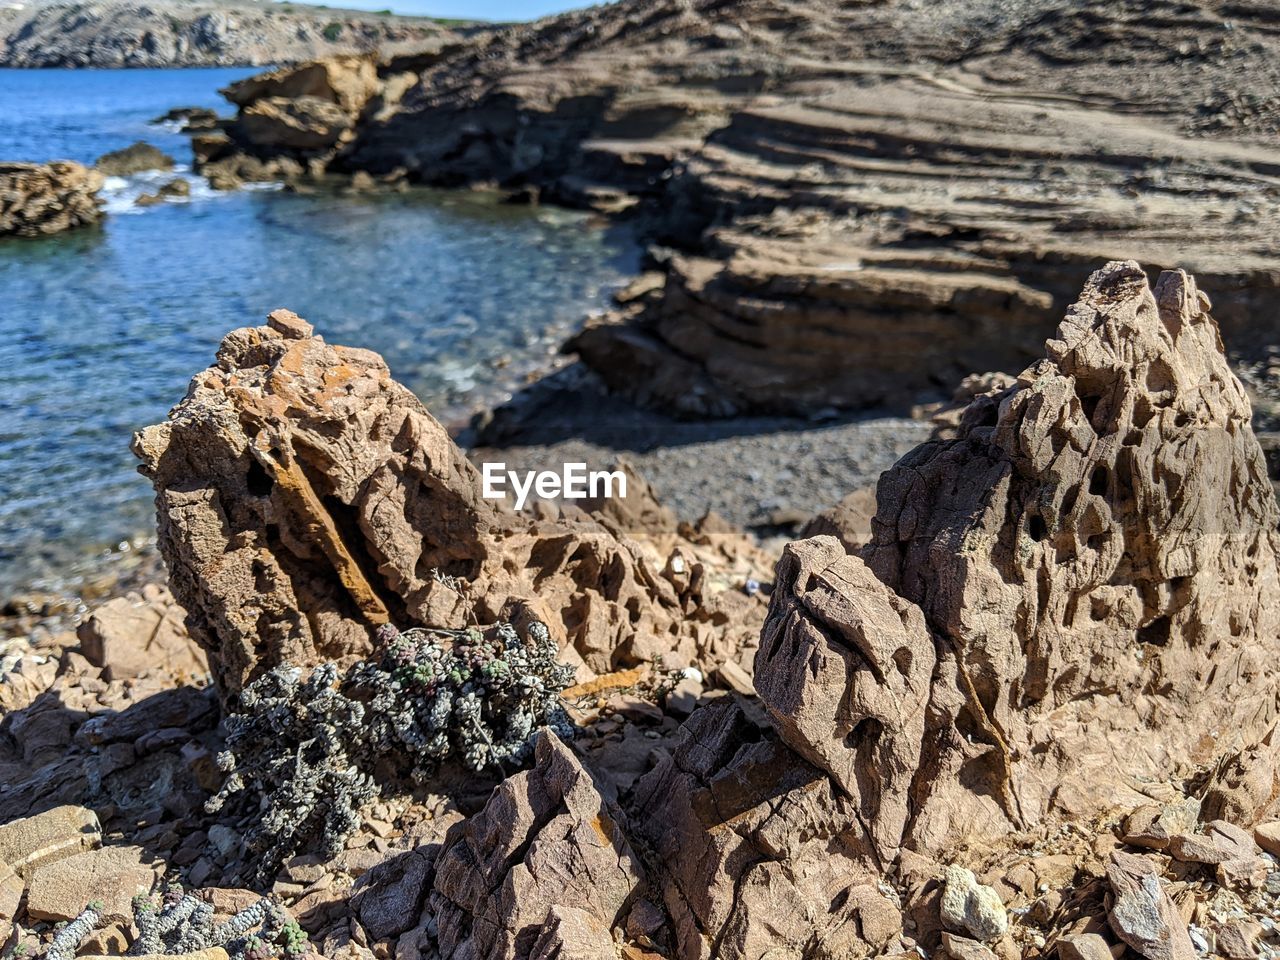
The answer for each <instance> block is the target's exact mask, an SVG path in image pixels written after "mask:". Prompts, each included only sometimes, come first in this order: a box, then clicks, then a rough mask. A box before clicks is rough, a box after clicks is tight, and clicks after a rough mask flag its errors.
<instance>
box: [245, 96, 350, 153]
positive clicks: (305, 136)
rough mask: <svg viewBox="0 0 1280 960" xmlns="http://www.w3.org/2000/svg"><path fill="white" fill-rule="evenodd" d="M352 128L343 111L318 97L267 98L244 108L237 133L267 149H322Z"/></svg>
mask: <svg viewBox="0 0 1280 960" xmlns="http://www.w3.org/2000/svg"><path fill="white" fill-rule="evenodd" d="M350 127H351V117H350V116H348V115H347V114H346V113H344V112H343V110H342V108H341V107H339V106H338V105H337V104H336V103H333V102H331V101H329V100H322V99H320V98H319V97H298V98H296V99H287V98H285V97H266V98H264V99H261V100H255V101H254V102H253V103H251V104H250V105H249V106H247V107H246V108H245V109H244V110H243V111H242V112H241V114H240V116H239V118H238V119H237V120H236V130H237V131H238V132H239V133H240V135H241V136H242V137H244V139H245V140H247V141H248V142H250V143H252V144H254V145H255V146H257V147H262V148H266V149H268V150H321V149H324V148H326V147H331V146H333V145H334V144H336V143H337V142H338V141H339V139H340V138H341V137H342V135H343V133H345V132H346V131H347V130H349V129H350Z"/></svg>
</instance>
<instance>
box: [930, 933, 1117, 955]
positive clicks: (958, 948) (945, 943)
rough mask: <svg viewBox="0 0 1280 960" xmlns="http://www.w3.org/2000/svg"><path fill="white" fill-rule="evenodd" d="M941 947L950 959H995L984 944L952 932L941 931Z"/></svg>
mask: <svg viewBox="0 0 1280 960" xmlns="http://www.w3.org/2000/svg"><path fill="white" fill-rule="evenodd" d="M942 947H943V949H944V950H945V951H946V953H947V956H948V957H951V960H996V955H995V954H994V953H992V952H991V948H990V947H988V946H987V945H986V944H984V943H980V942H979V941H977V940H970V939H969V938H968V937H958V936H956V935H955V934H954V933H947V932H945V931H944V932H943V934H942ZM1107 956H1110V954H1107Z"/></svg>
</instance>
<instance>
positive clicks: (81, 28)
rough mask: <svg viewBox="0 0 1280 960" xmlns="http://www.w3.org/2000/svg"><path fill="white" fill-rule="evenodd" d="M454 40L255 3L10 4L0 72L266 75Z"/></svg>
mask: <svg viewBox="0 0 1280 960" xmlns="http://www.w3.org/2000/svg"><path fill="white" fill-rule="evenodd" d="M453 36H454V35H453V33H452V31H451V30H450V29H448V28H447V27H446V26H444V25H442V24H440V23H437V22H435V21H433V20H430V19H427V18H422V17H400V16H391V15H389V14H386V15H384V14H378V13H367V12H363V11H355V10H342V9H331V8H328V7H310V6H307V5H305V4H297V5H294V4H291V3H272V2H258V0H196V2H191V3H184V2H180V0H158V2H153V3H146V4H141V3H137V2H133V0H91V2H86V3H69V2H62V0H34V2H16V0H15V2H13V3H10V4H6V5H5V6H4V7H3V8H0V67H194V66H265V65H267V64H275V63H296V62H298V61H301V60H310V59H314V58H315V57H324V56H333V55H337V54H347V53H371V52H374V53H379V52H380V53H384V54H390V53H395V52H399V51H402V50H407V49H412V50H417V51H421V50H430V49H436V48H438V47H439V46H440V45H442V44H443V43H445V42H446V41H448V40H450V39H451V38H453Z"/></svg>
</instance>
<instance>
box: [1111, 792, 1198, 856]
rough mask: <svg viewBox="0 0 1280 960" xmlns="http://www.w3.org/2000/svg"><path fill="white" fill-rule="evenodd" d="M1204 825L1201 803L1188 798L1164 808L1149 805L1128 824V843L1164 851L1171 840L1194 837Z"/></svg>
mask: <svg viewBox="0 0 1280 960" xmlns="http://www.w3.org/2000/svg"><path fill="white" fill-rule="evenodd" d="M1199 822H1200V800H1199V799H1198V798H1196V797H1187V798H1186V799H1184V800H1178V801H1175V802H1173V803H1167V804H1163V805H1155V804H1147V805H1145V806H1142V807H1139V808H1138V809H1137V810H1135V811H1134V812H1133V813H1131V814H1130V815H1129V816H1128V817H1127V818H1126V819H1125V822H1124V842H1125V843H1128V844H1132V845H1134V846H1139V847H1148V848H1150V849H1152V850H1164V849H1166V848H1167V847H1168V846H1169V840H1170V838H1171V837H1173V836H1175V835H1177V834H1192V833H1195V832H1196V829H1197V827H1198V825H1199Z"/></svg>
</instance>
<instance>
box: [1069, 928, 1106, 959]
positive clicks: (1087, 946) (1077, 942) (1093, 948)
mask: <svg viewBox="0 0 1280 960" xmlns="http://www.w3.org/2000/svg"><path fill="white" fill-rule="evenodd" d="M1058 956H1059V958H1060V960H1114V958H1113V957H1112V956H1111V950H1110V948H1109V947H1108V946H1107V941H1106V940H1104V939H1102V937H1101V936H1099V935H1098V934H1096V933H1076V934H1072V935H1070V936H1066V937H1063V938H1062V939H1061V940H1059V941H1058Z"/></svg>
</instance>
